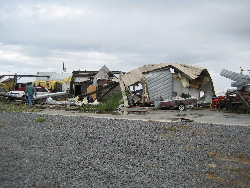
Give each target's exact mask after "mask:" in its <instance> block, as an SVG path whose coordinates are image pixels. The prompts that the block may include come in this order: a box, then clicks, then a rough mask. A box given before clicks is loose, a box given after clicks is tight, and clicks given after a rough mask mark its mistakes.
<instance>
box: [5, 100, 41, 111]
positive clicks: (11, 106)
mask: <svg viewBox="0 0 250 188" xmlns="http://www.w3.org/2000/svg"><path fill="white" fill-rule="evenodd" d="M3 111H5V112H34V111H36V109H34V108H30V107H29V106H28V105H27V104H24V103H18V102H8V103H7V102H0V112H3Z"/></svg>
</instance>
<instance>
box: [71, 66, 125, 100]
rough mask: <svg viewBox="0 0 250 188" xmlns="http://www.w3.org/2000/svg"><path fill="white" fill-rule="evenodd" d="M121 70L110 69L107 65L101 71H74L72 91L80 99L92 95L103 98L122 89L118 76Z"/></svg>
mask: <svg viewBox="0 0 250 188" xmlns="http://www.w3.org/2000/svg"><path fill="white" fill-rule="evenodd" d="M121 73H122V72H121V71H110V70H109V69H108V68H107V67H106V66H105V65H104V66H103V67H102V68H101V69H100V70H99V71H86V70H85V71H73V74H72V79H71V81H70V93H71V94H73V95H74V96H79V98H80V99H83V98H84V97H87V96H90V97H91V98H92V99H93V100H96V99H97V100H98V101H99V100H101V98H103V97H104V96H105V95H107V94H111V93H112V92H115V91H120V90H121V89H120V86H119V81H118V77H119V75H120V74H121Z"/></svg>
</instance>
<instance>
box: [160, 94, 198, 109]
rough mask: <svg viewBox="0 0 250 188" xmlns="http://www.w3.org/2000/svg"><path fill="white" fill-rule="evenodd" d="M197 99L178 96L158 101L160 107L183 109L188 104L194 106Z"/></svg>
mask: <svg viewBox="0 0 250 188" xmlns="http://www.w3.org/2000/svg"><path fill="white" fill-rule="evenodd" d="M196 105H197V99H191V98H188V99H184V98H180V97H176V98H174V97H173V98H171V99H167V100H164V101H161V102H160V108H161V109H179V110H181V111H183V110H185V109H186V107H188V106H196Z"/></svg>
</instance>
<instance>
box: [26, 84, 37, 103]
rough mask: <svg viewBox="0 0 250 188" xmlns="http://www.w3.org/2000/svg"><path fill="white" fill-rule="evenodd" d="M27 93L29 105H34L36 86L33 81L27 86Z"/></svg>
mask: <svg viewBox="0 0 250 188" xmlns="http://www.w3.org/2000/svg"><path fill="white" fill-rule="evenodd" d="M25 94H28V103H29V106H30V107H32V100H33V95H34V94H36V90H35V87H34V86H33V85H32V84H31V83H30V84H29V86H28V87H27V88H26V90H25Z"/></svg>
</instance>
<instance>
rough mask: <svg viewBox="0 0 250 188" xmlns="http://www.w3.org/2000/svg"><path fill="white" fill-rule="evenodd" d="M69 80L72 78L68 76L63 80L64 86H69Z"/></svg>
mask: <svg viewBox="0 0 250 188" xmlns="http://www.w3.org/2000/svg"><path fill="white" fill-rule="evenodd" d="M71 79H72V76H70V77H68V78H65V79H64V82H65V83H66V84H69V83H70V81H71Z"/></svg>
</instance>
